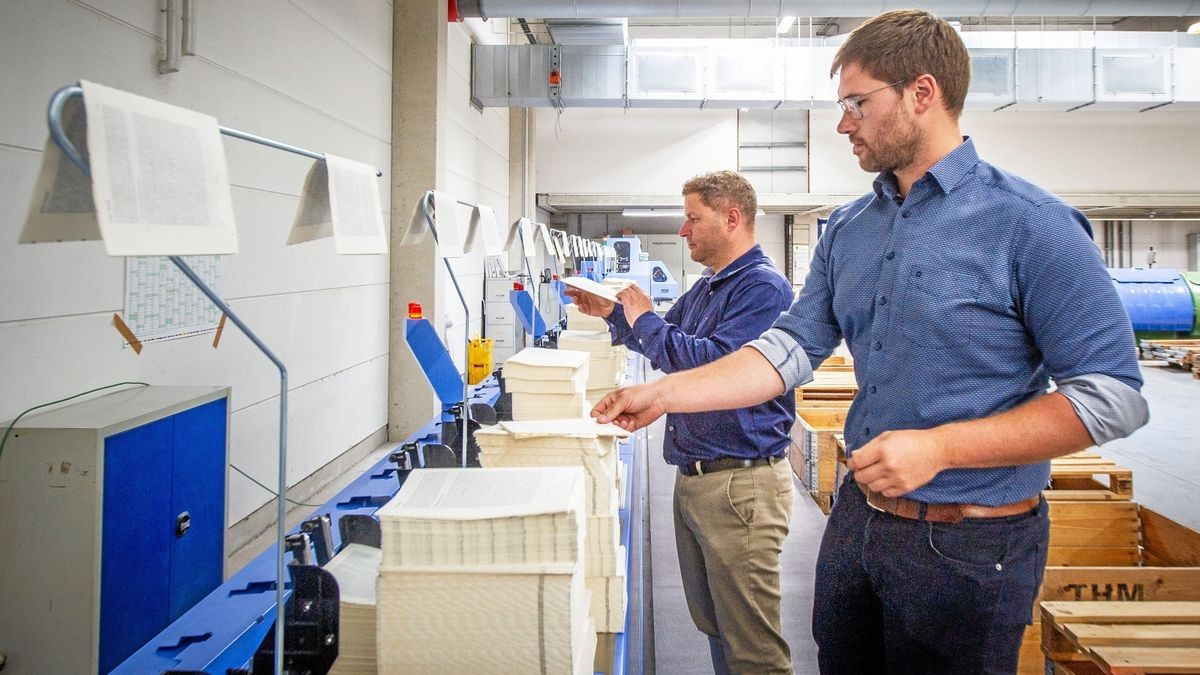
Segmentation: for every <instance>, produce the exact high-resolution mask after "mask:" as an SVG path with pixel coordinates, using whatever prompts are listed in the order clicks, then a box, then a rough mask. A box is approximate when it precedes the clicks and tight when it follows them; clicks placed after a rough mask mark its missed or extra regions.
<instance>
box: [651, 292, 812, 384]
mask: <svg viewBox="0 0 1200 675" xmlns="http://www.w3.org/2000/svg"><path fill="white" fill-rule="evenodd" d="M789 300H790V298H789V297H788V295H787V294H786V293H785V291H783V290H781V289H780V288H779V287H777V286H776V285H773V284H770V283H766V282H759V283H753V284H749V285H747V286H746V287H744V288H739V289H738V290H737V292H736V293H734V294H733V296H732V297H731V298H730V300H729V304H728V305H727V306H726V307H724V308H723V310H722V312H721V316H720V318H719V320H718V321H717V323H716V326H715V327H714V328H713V330H712V331H711V332H710V333H706V334H705V335H703V336H698V335H689V334H688V333H686V332H684V331H683V329H681V328H680V327H679V325H678V324H677V323H676V322H674V321H672V320H671V319H672V318H674V317H672V316H670V315H669V314H668V316H667V317H666V318H665V319H664V318H662V317H659V316H657V315H656V314H654V312H646V313H645V314H643V315H641V316H640V317H638V319H637V321H635V322H634V324H633V329H632V333H633V334H634V335H635V336H636V338H637V345H638V346H637V347H636V349H637V350H638V351H639V352H641V353H642V354H644V355H645V356H646V358H647V359H649V360H650V364H651V365H652V366H654V367H655V368H657V369H659V370H661V371H663V372H665V373H674V372H677V371H680V370H688V369H691V368H696V367H698V366H702V365H705V364H707V363H712V362H713V361H716V360H717V359H719V358H721V357H722V356H725V355H726V354H729V353H731V352H733V351H734V350H736V349H738V348H739V347H741V346H742V345H744V344H746V343H747V342H748V341H750V340H751V339H753V338H754V337H756V336H757V335H759V334H760V333H762V332H763V331H764V330H766V329H767V328H768V327H770V325H771V322H772V321H774V320H775V318H776V317H778V316H779V314H780V311H781V310H782V309H783V308H784V307H786V306H787V303H788V301H789Z"/></svg>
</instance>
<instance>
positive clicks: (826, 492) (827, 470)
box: [788, 356, 858, 513]
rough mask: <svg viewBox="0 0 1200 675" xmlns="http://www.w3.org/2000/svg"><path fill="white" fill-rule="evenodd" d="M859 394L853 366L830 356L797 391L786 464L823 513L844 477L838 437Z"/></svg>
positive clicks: (842, 359) (843, 463) (846, 361)
mask: <svg viewBox="0 0 1200 675" xmlns="http://www.w3.org/2000/svg"><path fill="white" fill-rule="evenodd" d="M857 393H858V385H857V384H856V383H855V380H854V364H853V362H852V361H850V360H849V359H848V358H847V357H843V356H831V357H829V358H828V359H826V360H825V362H824V363H822V364H821V367H820V368H817V370H816V371H815V372H814V373H813V381H812V382H810V383H809V384H806V385H804V386H802V387H798V388H797V389H796V423H795V424H794V425H792V434H791V435H792V444H791V448H790V449H789V451H788V460H789V461H790V462H791V464H792V470H793V471H795V472H796V476H797V477H799V478H800V482H801V484H803V485H804V488H805V489H806V490H807V491H808V494H809V496H811V497H812V499H813V501H815V502H816V504H817V506H818V507H820V509H821V511H822V512H824V513H829V510H830V509H831V508H832V507H833V495H834V493H835V492H836V491H837V486H838V484H839V476H845V471H844V468H845V462H846V457H845V445H844V443H843V445H842V449H841V451H840V452H839V450H838V443H837V437H838V436H839V435H841V433H842V429H843V427H845V425H846V413H847V412H848V411H849V410H850V404H851V403H852V402H853V401H854V396H855V395H856V394H857Z"/></svg>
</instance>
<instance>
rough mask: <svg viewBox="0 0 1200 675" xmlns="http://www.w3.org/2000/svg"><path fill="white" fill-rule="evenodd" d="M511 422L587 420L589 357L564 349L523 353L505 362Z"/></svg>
mask: <svg viewBox="0 0 1200 675" xmlns="http://www.w3.org/2000/svg"><path fill="white" fill-rule="evenodd" d="M503 373H504V384H505V387H506V388H507V389H508V391H509V392H511V393H512V399H513V403H512V407H513V419H516V420H545V419H559V418H564V417H586V416H587V415H588V411H589V406H588V404H587V399H586V398H585V396H586V392H587V379H588V354H586V353H584V352H575V351H570V350H564V349H541V348H539V347H530V348H528V349H522V350H521V351H519V352H517V353H516V354H514V355H513V356H511V357H509V358H508V360H506V361H505V362H504V368H503Z"/></svg>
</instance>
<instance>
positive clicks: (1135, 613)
mask: <svg viewBox="0 0 1200 675" xmlns="http://www.w3.org/2000/svg"><path fill="white" fill-rule="evenodd" d="M1041 612H1042V650H1043V651H1044V652H1045V654H1046V657H1047V658H1048V659H1049V660H1051V661H1053V662H1054V663H1055V664H1056V666H1057V664H1063V665H1064V666H1065V668H1066V669H1070V668H1072V665H1070V664H1075V663H1083V664H1087V663H1090V664H1091V665H1093V666H1095V667H1096V668H1098V672H1101V673H1111V674H1114V675H1115V674H1126V673H1128V674H1130V675H1133V674H1135V673H1137V674H1141V673H1200V601H1175V602H1163V601H1146V602H1102V603H1101V602H1076V601H1067V602H1062V601H1052V602H1043V603H1042V607H1041ZM1081 671H1083V672H1087V671H1086V670H1084V668H1079V669H1077V670H1075V672H1081ZM1092 672H1096V671H1092Z"/></svg>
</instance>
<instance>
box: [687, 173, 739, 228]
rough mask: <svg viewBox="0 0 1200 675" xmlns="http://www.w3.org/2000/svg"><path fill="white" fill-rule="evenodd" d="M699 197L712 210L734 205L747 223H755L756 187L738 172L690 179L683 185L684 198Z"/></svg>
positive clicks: (703, 175) (704, 175)
mask: <svg viewBox="0 0 1200 675" xmlns="http://www.w3.org/2000/svg"><path fill="white" fill-rule="evenodd" d="M690 194H696V195H699V197H700V201H701V202H703V203H704V205H705V206H707V207H708V208H710V209H714V210H716V209H723V208H725V207H726V206H728V205H730V204H732V205H734V206H736V207H737V208H738V209H739V210H741V212H742V216H743V218H745V220H746V222H747V223H753V222H754V216H755V215H756V214H757V213H758V197H757V196H756V195H755V194H754V186H752V185H750V181H748V180H746V177H745V176H743V175H742V174H740V173H738V172H736V171H713V172H712V173H705V174H700V175H699V176H696V177H694V178H691V179H688V181H687V182H686V183H684V184H683V196H684V197H686V196H688V195H690Z"/></svg>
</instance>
